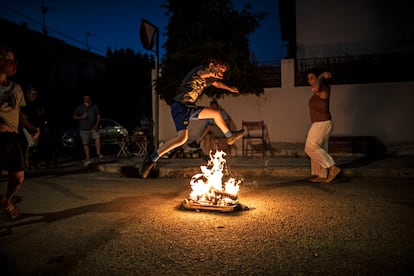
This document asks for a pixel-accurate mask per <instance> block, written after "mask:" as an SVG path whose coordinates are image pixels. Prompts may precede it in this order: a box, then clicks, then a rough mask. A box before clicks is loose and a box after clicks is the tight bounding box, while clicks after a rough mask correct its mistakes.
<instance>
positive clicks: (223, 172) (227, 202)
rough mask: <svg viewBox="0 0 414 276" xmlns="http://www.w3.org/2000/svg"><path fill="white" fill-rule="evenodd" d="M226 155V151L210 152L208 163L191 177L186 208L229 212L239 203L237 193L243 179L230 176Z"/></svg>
mask: <svg viewBox="0 0 414 276" xmlns="http://www.w3.org/2000/svg"><path fill="white" fill-rule="evenodd" d="M225 155H226V153H225V152H224V151H219V150H217V151H216V152H215V153H214V154H213V152H210V160H209V161H208V162H207V165H206V166H201V167H200V169H201V173H199V174H196V175H194V176H193V177H192V178H191V181H190V184H191V188H192V191H191V193H190V196H189V199H186V200H184V203H183V206H184V207H185V208H187V209H197V210H198V209H203V210H217V211H226V212H228V211H233V210H234V208H235V207H236V206H237V205H238V204H239V202H238V195H237V194H238V192H239V184H240V183H241V181H242V180H240V179H239V180H237V179H236V178H234V177H230V176H229V173H228V170H227V166H226V159H225V158H224V156H225ZM223 177H224V178H225V179H226V180H223Z"/></svg>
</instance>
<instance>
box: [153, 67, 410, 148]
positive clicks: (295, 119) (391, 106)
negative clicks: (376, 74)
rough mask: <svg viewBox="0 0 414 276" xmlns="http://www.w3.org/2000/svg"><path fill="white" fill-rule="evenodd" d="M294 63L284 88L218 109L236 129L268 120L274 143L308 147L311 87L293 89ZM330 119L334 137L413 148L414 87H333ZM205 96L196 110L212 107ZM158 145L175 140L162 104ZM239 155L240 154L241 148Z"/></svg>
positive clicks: (194, 130) (197, 126) (195, 125)
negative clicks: (364, 137)
mask: <svg viewBox="0 0 414 276" xmlns="http://www.w3.org/2000/svg"><path fill="white" fill-rule="evenodd" d="M292 65H293V61H292V60H285V61H284V62H282V79H285V80H286V79H287V81H282V84H283V85H284V87H282V88H268V89H265V93H264V94H263V95H260V96H256V95H235V96H233V95H229V94H226V96H225V97H224V98H223V99H220V100H219V103H220V104H221V105H222V106H223V107H224V108H225V109H226V110H227V111H228V113H229V114H230V115H231V116H232V118H233V120H234V121H235V123H236V125H237V126H239V127H240V126H241V121H242V120H252V121H253V120H264V121H265V122H266V124H267V127H268V130H269V134H270V140H271V141H272V142H286V143H304V141H305V137H306V133H307V130H308V128H309V125H310V120H309V114H308V106H307V102H308V99H309V98H310V96H311V92H310V89H309V87H293V85H291V81H293V78H291V77H286V76H285V77H283V74H287V72H289V73H290V74H291V73H292V70H291V66H292ZM331 91H332V94H331V113H332V116H333V121H334V132H333V135H350V136H357V135H370V136H376V137H377V138H378V139H379V140H380V141H382V142H383V143H384V144H391V143H399V142H414V82H402V83H378V84H355V85H332V87H331ZM209 101H210V99H209V98H208V97H206V96H202V98H201V99H200V100H199V101H198V103H197V104H198V105H203V106H208V105H209ZM159 118H160V122H159V125H160V129H159V140H160V141H163V140H164V141H165V140H167V139H169V138H172V137H173V136H175V134H176V132H175V127H174V123H173V121H172V118H171V115H170V110H169V106H168V105H167V104H165V102H164V101H160V117H159ZM202 126H203V124H202V122H192V123H191V124H190V140H191V138H193V137H195V136H196V135H197V134H198V133H199V132H200V131H201V128H202ZM238 144H239V145H240V146H238V152H239V151H240V149H241V144H240V141H239V142H238Z"/></svg>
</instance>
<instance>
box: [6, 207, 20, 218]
mask: <svg viewBox="0 0 414 276" xmlns="http://www.w3.org/2000/svg"><path fill="white" fill-rule="evenodd" d="M4 216H5V217H6V219H7V220H8V221H10V222H13V221H16V220H18V219H20V209H19V208H17V207H16V206H14V207H13V209H12V210H10V208H4Z"/></svg>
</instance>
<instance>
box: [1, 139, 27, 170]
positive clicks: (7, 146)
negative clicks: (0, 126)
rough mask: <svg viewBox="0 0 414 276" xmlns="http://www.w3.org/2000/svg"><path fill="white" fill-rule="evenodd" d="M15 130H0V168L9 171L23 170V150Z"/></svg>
mask: <svg viewBox="0 0 414 276" xmlns="http://www.w3.org/2000/svg"><path fill="white" fill-rule="evenodd" d="M19 139H20V138H19V135H18V134H17V133H16V132H0V170H7V171H8V172H10V173H14V172H20V171H23V170H24V159H23V151H22V147H21V145H20V140H19Z"/></svg>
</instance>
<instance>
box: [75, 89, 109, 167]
mask: <svg viewBox="0 0 414 276" xmlns="http://www.w3.org/2000/svg"><path fill="white" fill-rule="evenodd" d="M73 119H74V120H79V133H80V137H81V139H82V146H83V151H84V152H85V157H86V158H85V159H84V160H83V162H84V165H85V166H87V165H89V164H90V163H91V154H90V146H89V143H90V142H91V140H94V141H95V148H96V155H97V157H98V158H99V159H102V158H103V155H102V154H101V137H100V135H99V132H98V126H99V121H100V119H101V115H100V111H99V108H98V106H97V105H96V104H93V103H92V100H91V96H89V95H84V96H83V102H82V103H81V104H79V105H78V106H76V109H75V112H74V114H73Z"/></svg>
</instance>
